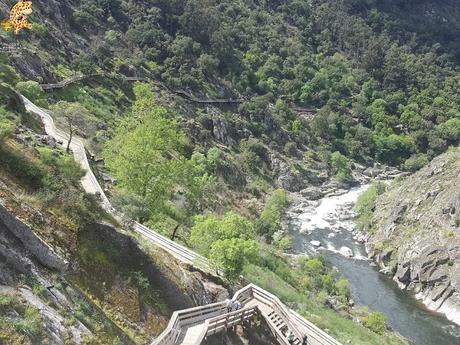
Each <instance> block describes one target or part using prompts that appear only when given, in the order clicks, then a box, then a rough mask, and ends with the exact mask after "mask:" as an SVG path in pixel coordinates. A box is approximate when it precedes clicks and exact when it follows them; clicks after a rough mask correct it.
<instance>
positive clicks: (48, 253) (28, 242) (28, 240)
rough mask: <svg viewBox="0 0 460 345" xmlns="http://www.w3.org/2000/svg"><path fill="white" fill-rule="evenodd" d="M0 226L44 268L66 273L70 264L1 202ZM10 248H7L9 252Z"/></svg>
mask: <svg viewBox="0 0 460 345" xmlns="http://www.w3.org/2000/svg"><path fill="white" fill-rule="evenodd" d="M0 224H3V225H4V228H5V229H7V230H8V231H9V232H10V233H11V234H13V235H14V236H15V237H16V238H17V239H19V240H20V241H21V242H22V243H23V245H24V247H25V248H26V249H27V250H29V251H30V252H31V253H32V254H33V255H34V256H35V258H36V259H37V260H38V261H39V262H40V263H41V264H42V265H44V266H46V267H49V268H52V269H56V270H58V271H61V272H64V271H66V270H67V268H68V262H67V261H66V260H64V259H63V258H61V257H60V256H59V255H57V254H56V253H55V252H54V251H53V249H52V248H51V247H50V246H49V245H48V244H46V243H45V242H44V241H42V240H41V239H40V237H39V236H38V235H37V234H35V233H34V232H33V231H32V230H31V229H30V227H29V226H28V225H26V224H24V223H23V222H21V221H20V220H19V219H18V218H16V217H15V216H14V215H12V214H11V213H9V211H8V210H7V209H6V208H5V207H4V206H3V205H2V203H1V200H0ZM7 249H8V248H6V250H7Z"/></svg>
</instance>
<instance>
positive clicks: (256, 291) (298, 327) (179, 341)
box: [151, 284, 341, 345]
mask: <svg viewBox="0 0 460 345" xmlns="http://www.w3.org/2000/svg"><path fill="white" fill-rule="evenodd" d="M233 300H238V301H240V302H241V304H242V309H240V310H237V311H233V312H230V313H228V312H227V308H226V304H225V302H220V303H214V304H210V305H206V306H202V307H195V308H190V309H185V310H181V311H177V312H174V314H173V316H172V317H171V320H170V322H169V324H168V327H167V328H166V329H165V331H164V332H163V333H162V334H161V335H160V336H159V337H158V338H156V339H155V340H154V341H153V342H152V344H151V345H199V344H201V342H202V341H203V340H204V339H206V338H207V337H209V336H211V335H213V334H217V333H219V332H223V331H225V330H227V329H229V328H231V327H233V326H235V325H238V324H242V323H248V322H250V321H251V320H252V319H253V318H255V317H256V316H259V317H262V318H263V319H265V321H266V322H267V325H268V327H269V328H270V330H271V332H272V334H273V336H274V338H275V339H276V340H277V342H278V343H279V344H281V345H289V342H288V341H287V336H288V334H289V333H290V332H293V334H294V335H295V339H294V345H301V344H302V340H303V337H304V336H307V339H308V344H309V345H341V344H340V343H339V342H338V341H336V340H335V339H333V338H332V337H331V336H329V335H328V334H326V333H325V332H323V331H322V330H320V329H319V328H318V327H316V326H314V325H313V324H312V323H310V322H308V321H307V320H305V319H303V318H302V317H301V316H300V315H299V314H297V313H295V312H293V311H292V310H290V309H288V308H287V307H286V306H285V305H284V304H283V303H281V301H280V300H279V299H278V298H277V297H276V296H274V295H272V294H270V293H269V292H267V291H265V290H263V289H261V288H260V287H258V286H256V285H254V284H250V285H248V286H246V287H244V288H243V289H241V290H239V291H238V292H237V293H235V295H234V297H233Z"/></svg>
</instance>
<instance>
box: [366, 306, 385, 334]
mask: <svg viewBox="0 0 460 345" xmlns="http://www.w3.org/2000/svg"><path fill="white" fill-rule="evenodd" d="M364 326H366V327H367V328H369V329H370V330H371V331H372V332H375V333H377V334H383V333H384V332H385V315H384V314H383V313H381V312H378V311H374V312H372V313H370V314H369V315H368V316H366V318H365V319H364Z"/></svg>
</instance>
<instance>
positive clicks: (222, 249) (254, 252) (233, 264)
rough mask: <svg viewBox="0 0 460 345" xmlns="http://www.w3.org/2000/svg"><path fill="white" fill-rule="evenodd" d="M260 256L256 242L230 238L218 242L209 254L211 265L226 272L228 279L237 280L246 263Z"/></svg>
mask: <svg viewBox="0 0 460 345" xmlns="http://www.w3.org/2000/svg"><path fill="white" fill-rule="evenodd" d="M258 255H259V245H258V244H257V242H256V241H254V240H243V239H241V238H230V239H225V240H219V241H216V242H215V243H214V244H213V245H212V247H211V250H210V252H209V261H210V262H211V264H212V265H213V266H214V267H216V268H217V269H220V270H222V271H223V272H224V274H225V276H226V277H227V278H228V279H235V278H237V277H238V276H239V274H240V273H241V272H242V270H243V267H244V265H245V263H247V262H251V261H254V260H255V259H256V258H257V257H258Z"/></svg>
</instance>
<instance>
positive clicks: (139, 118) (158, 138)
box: [104, 84, 185, 208]
mask: <svg viewBox="0 0 460 345" xmlns="http://www.w3.org/2000/svg"><path fill="white" fill-rule="evenodd" d="M134 92H135V95H136V101H135V103H134V104H133V107H132V110H131V113H130V114H129V115H128V116H127V117H126V118H125V119H123V120H122V121H121V122H120V124H119V125H118V126H117V128H116V130H115V134H114V136H113V138H112V139H111V140H109V141H108V142H107V144H106V147H105V150H104V157H105V159H106V163H107V167H108V168H109V169H110V170H111V171H112V172H113V173H114V174H115V176H116V177H117V178H118V180H119V184H120V187H121V188H122V189H125V190H128V191H131V192H134V193H136V194H138V195H140V196H142V197H146V198H148V200H149V201H150V203H151V207H152V208H153V207H160V206H162V205H163V203H164V201H165V200H168V199H170V197H171V196H172V194H173V192H174V186H175V185H176V184H177V183H178V182H179V181H178V177H179V176H180V173H178V172H181V171H182V170H183V169H182V168H183V165H184V159H183V157H179V158H177V157H176V158H175V157H174V156H175V152H177V151H180V150H181V149H182V147H183V145H184V143H185V136H184V134H183V133H182V132H180V131H179V130H178V128H177V123H176V122H175V120H173V119H171V118H168V116H167V112H166V109H165V108H163V107H162V106H160V105H158V104H156V103H155V101H154V95H153V93H152V92H151V90H150V89H149V86H148V85H146V84H136V86H135V88H134Z"/></svg>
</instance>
